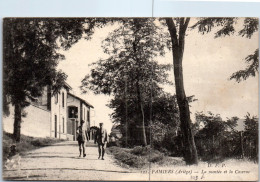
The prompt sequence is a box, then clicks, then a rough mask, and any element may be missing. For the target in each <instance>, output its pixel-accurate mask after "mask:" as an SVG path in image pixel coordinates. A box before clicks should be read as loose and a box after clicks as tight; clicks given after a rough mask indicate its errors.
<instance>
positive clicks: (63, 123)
mask: <svg viewBox="0 0 260 182" xmlns="http://www.w3.org/2000/svg"><path fill="white" fill-rule="evenodd" d="M62 131H63V133H65V121H64V117H62Z"/></svg>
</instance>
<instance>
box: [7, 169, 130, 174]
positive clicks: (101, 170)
mask: <svg viewBox="0 0 260 182" xmlns="http://www.w3.org/2000/svg"><path fill="white" fill-rule="evenodd" d="M20 170H21V171H40V170H69V171H73V170H74V171H75V170H76V171H99V172H112V173H134V172H130V171H114V170H103V169H82V168H31V169H20ZM5 171H16V170H5Z"/></svg>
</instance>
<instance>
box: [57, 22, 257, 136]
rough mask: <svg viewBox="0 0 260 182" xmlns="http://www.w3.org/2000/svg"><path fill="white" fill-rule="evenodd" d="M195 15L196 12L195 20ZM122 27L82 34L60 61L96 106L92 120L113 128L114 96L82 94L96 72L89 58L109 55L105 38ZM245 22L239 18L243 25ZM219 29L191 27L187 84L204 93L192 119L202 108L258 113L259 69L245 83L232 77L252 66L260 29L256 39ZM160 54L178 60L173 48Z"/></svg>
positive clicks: (75, 85) (188, 91)
mask: <svg viewBox="0 0 260 182" xmlns="http://www.w3.org/2000/svg"><path fill="white" fill-rule="evenodd" d="M195 21H196V19H195V18H193V19H192V20H191V24H192V23H194V22H195ZM239 22H240V21H239ZM116 27H117V25H113V26H108V27H105V28H102V29H96V30H95V33H94V35H93V37H92V39H91V40H90V41H86V40H85V39H81V40H80V41H79V42H78V43H76V44H75V45H74V46H72V48H71V49H69V50H68V51H61V53H62V54H64V55H65V60H63V61H61V62H60V63H59V66H58V69H62V70H63V71H64V72H65V73H66V74H67V75H68V79H67V83H68V84H69V85H70V86H71V87H72V88H73V93H74V94H76V95H78V96H80V97H81V98H83V99H85V100H87V101H88V102H89V103H91V104H92V105H93V106H94V110H92V112H91V120H92V121H94V123H95V124H96V125H98V123H99V122H103V123H104V127H105V128H107V130H108V131H110V130H111V127H112V125H113V124H112V121H111V119H110V117H109V114H111V113H112V110H111V109H110V108H108V107H107V106H106V104H108V103H109V100H110V99H111V97H109V96H105V95H95V94H93V93H91V92H90V93H88V94H81V90H80V88H79V87H80V85H81V80H82V79H83V78H84V76H85V75H86V74H89V73H90V66H89V64H91V63H94V62H96V61H98V60H99V59H100V58H105V57H107V55H106V54H104V53H103V50H102V47H101V45H102V40H104V39H105V38H106V37H107V36H108V35H109V32H111V31H112V30H113V29H114V28H116ZM240 27H241V25H240V24H239V23H238V25H237V28H240ZM213 32H214V30H213ZM213 32H212V33H209V34H204V35H202V34H200V33H198V32H197V30H190V29H188V31H187V36H186V42H185V50H184V57H183V74H184V88H185V91H186V95H187V96H190V95H195V98H196V99H198V100H197V101H196V102H193V103H192V104H191V108H190V110H191V112H192V114H191V118H192V120H194V118H195V113H196V111H198V112H200V111H203V112H207V111H211V112H213V113H214V114H220V115H221V116H222V118H223V119H226V118H227V117H229V118H230V117H233V116H238V117H239V118H243V117H244V116H245V115H246V114H247V112H249V113H250V114H251V115H256V116H257V115H258V75H257V76H256V77H251V78H249V79H247V80H246V81H242V82H240V83H237V82H235V80H229V77H230V76H231V75H232V73H234V72H236V71H238V70H240V69H244V68H245V67H246V66H247V65H246V63H245V61H244V59H245V57H246V56H248V55H249V54H251V53H253V52H254V51H255V49H256V48H257V47H258V34H257V33H255V34H254V36H253V37H252V38H251V39H248V38H245V37H241V36H237V34H234V35H232V36H226V37H221V38H217V39H215V38H214V34H213ZM157 60H158V61H159V62H160V63H170V64H172V63H173V60H172V53H171V52H169V51H168V52H167V53H166V55H165V56H164V57H159V58H157ZM169 80H172V81H174V77H173V71H171V72H170V76H169ZM164 89H165V91H167V92H170V93H175V87H174V86H164Z"/></svg>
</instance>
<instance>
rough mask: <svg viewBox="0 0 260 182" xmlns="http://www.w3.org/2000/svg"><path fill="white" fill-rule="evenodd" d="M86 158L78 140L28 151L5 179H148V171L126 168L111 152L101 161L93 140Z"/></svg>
mask: <svg viewBox="0 0 260 182" xmlns="http://www.w3.org/2000/svg"><path fill="white" fill-rule="evenodd" d="M86 151H87V152H86V154H87V156H86V158H82V157H81V158H79V157H78V155H79V152H78V146H77V142H75V141H66V142H62V143H58V144H55V145H52V146H48V147H43V148H40V149H37V150H34V151H30V152H28V153H27V154H26V155H25V156H23V157H22V159H21V166H20V168H19V169H12V170H4V171H3V179H4V180H148V179H149V176H148V174H140V172H138V171H135V170H132V169H126V168H122V167H121V166H119V165H117V164H116V162H115V160H114V159H113V157H112V156H111V155H107V154H106V155H105V160H99V159H98V154H97V146H96V145H94V144H93V142H89V143H88V144H87V148H86Z"/></svg>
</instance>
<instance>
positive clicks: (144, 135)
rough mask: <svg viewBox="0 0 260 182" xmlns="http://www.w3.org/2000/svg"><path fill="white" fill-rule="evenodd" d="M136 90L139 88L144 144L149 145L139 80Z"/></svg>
mask: <svg viewBox="0 0 260 182" xmlns="http://www.w3.org/2000/svg"><path fill="white" fill-rule="evenodd" d="M136 90H137V97H138V98H137V99H138V104H139V109H140V115H141V117H142V138H143V145H144V146H146V145H147V140H146V133H145V123H144V109H143V103H142V96H141V90H140V85H139V81H137V82H136Z"/></svg>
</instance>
